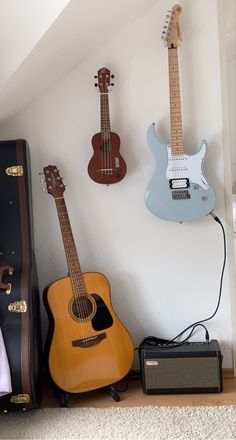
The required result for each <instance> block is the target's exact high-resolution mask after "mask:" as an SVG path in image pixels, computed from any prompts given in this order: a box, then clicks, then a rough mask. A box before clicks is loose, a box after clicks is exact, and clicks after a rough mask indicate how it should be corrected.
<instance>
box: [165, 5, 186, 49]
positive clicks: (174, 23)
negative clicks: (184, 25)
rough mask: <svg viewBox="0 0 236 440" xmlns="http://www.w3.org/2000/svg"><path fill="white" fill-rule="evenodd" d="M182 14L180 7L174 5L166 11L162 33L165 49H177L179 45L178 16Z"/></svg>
mask: <svg viewBox="0 0 236 440" xmlns="http://www.w3.org/2000/svg"><path fill="white" fill-rule="evenodd" d="M181 12H182V7H181V6H180V5H175V6H173V8H172V9H171V10H169V11H168V14H167V16H166V18H167V19H168V20H167V21H166V22H165V25H164V29H163V31H162V37H161V38H162V39H163V41H164V44H165V46H166V47H168V48H171V47H178V46H180V44H181V41H182V36H181V32H180V26H179V16H180V14H181Z"/></svg>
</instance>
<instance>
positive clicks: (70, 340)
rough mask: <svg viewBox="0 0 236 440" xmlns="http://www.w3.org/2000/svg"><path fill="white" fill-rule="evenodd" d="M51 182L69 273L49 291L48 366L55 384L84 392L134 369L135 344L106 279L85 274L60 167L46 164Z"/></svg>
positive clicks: (46, 290)
mask: <svg viewBox="0 0 236 440" xmlns="http://www.w3.org/2000/svg"><path fill="white" fill-rule="evenodd" d="M44 176H45V181H46V187H47V191H48V193H49V194H51V195H52V196H53V197H54V199H55V203H56V209H57V214H58V219H59V224H60V228H61V233H62V238H63V243H64V249H65V253H66V259H67V263H68V269H69V275H68V276H67V277H65V278H62V279H59V280H57V281H55V282H53V283H52V284H51V285H50V286H49V287H47V288H46V289H45V290H44V302H45V306H46V310H47V312H48V315H49V323H50V328H49V334H48V342H47V346H48V347H49V356H48V367H49V372H50V375H51V377H52V379H53V381H54V382H55V383H56V385H57V386H58V387H59V388H60V389H62V390H64V391H66V392H69V393H81V392H84V391H90V390H94V389H96V388H101V387H105V386H108V385H111V384H113V383H115V382H117V381H119V380H120V379H121V378H123V377H124V376H125V375H126V374H127V373H128V371H129V370H130V368H131V365H132V362H133V358H134V347H133V343H132V340H131V337H130V336H129V334H128V331H127V330H126V328H125V327H124V326H123V324H122V323H121V321H120V320H119V318H118V316H117V315H116V313H115V312H114V310H113V308H112V304H111V295H110V287H109V282H108V280H107V278H106V277H105V276H104V275H103V274H101V273H97V272H87V273H82V271H81V267H80V262H79V258H78V255H77V251H76V247H75V242H74V238H73V234H72V230H71V226H70V221H69V217H68V213H67V208H66V204H65V200H64V197H63V193H64V191H65V186H64V184H63V182H62V179H61V177H60V175H59V172H58V169H57V167H56V166H53V165H49V166H47V167H45V168H44Z"/></svg>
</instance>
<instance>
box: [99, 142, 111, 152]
mask: <svg viewBox="0 0 236 440" xmlns="http://www.w3.org/2000/svg"><path fill="white" fill-rule="evenodd" d="M101 151H102V152H103V153H104V154H107V153H110V152H111V144H110V142H102V144H101Z"/></svg>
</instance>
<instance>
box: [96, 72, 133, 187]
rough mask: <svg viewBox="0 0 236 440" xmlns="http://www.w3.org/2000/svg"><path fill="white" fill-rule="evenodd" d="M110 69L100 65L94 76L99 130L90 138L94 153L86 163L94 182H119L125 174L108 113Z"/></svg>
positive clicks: (123, 162)
mask: <svg viewBox="0 0 236 440" xmlns="http://www.w3.org/2000/svg"><path fill="white" fill-rule="evenodd" d="M111 77H112V78H114V75H111V73H110V70H109V69H107V68H106V67H102V68H101V69H100V70H99V71H98V73H97V75H96V76H95V78H97V79H98V82H97V83H95V86H96V87H98V88H99V92H100V115H101V131H100V133H96V134H95V135H94V136H93V138H92V146H93V150H94V154H93V156H92V158H91V160H90V162H89V164H88V174H89V176H90V177H91V179H92V180H94V182H97V183H105V184H106V185H110V184H111V183H117V182H120V180H122V179H123V177H124V176H125V174H126V163H125V161H124V159H123V157H122V156H121V154H120V138H119V136H118V134H116V133H113V132H111V127H110V115H109V100H108V94H109V86H113V85H114V83H111V82H110V81H111Z"/></svg>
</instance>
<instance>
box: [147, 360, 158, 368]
mask: <svg viewBox="0 0 236 440" xmlns="http://www.w3.org/2000/svg"><path fill="white" fill-rule="evenodd" d="M145 363H146V365H147V367H157V366H158V365H159V362H158V361H146V362H145Z"/></svg>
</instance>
